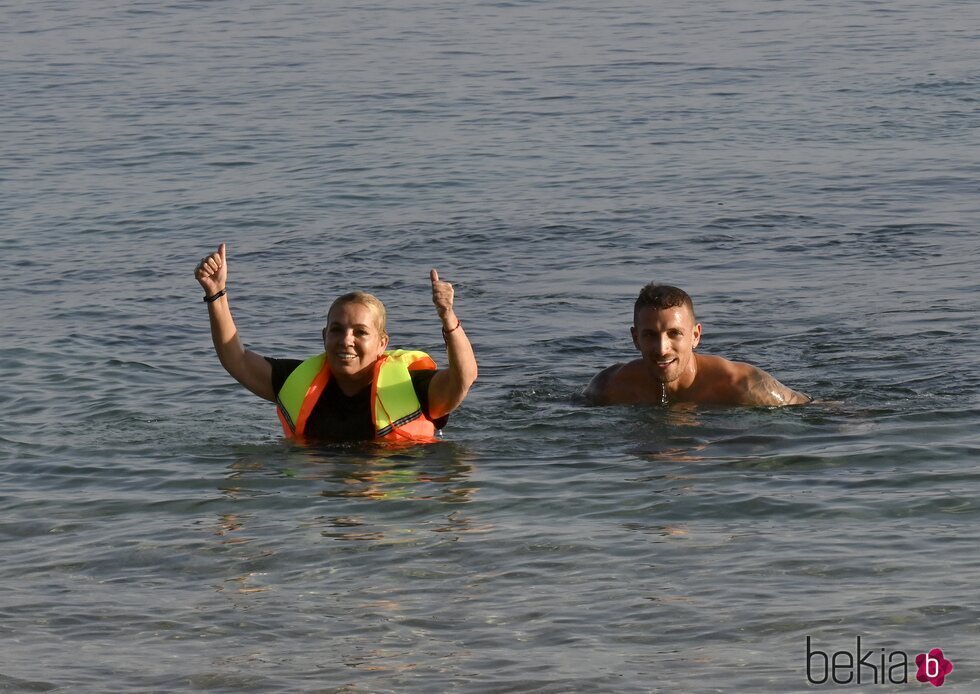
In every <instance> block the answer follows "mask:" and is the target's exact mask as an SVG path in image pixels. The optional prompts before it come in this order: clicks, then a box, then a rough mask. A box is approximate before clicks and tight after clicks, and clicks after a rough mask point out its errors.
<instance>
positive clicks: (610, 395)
mask: <svg viewBox="0 0 980 694" xmlns="http://www.w3.org/2000/svg"><path fill="white" fill-rule="evenodd" d="M640 363H641V362H640V360H638V359H637V360H634V361H631V362H625V363H624V362H620V363H618V364H613V365H612V366H607V367H606V368H604V369H603V370H602V371H600V372H599V373H597V374H596V375H595V376H593V377H592V380H591V381H590V382H589V385H588V386H586V388H585V391H584V392H583V396H584V397H585V400H586V402H587V403H588V404H590V405H616V404H621V403H624V402H627V401H628V398H627V397H626V393H625V388H626V384H628V383H629V382H630V380H631V378H632V377H631V372H633V371H634V370H635V369H636V368H637V365H638V364H640Z"/></svg>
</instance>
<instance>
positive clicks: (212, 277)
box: [194, 244, 228, 296]
mask: <svg viewBox="0 0 980 694" xmlns="http://www.w3.org/2000/svg"><path fill="white" fill-rule="evenodd" d="M194 277H196V278H197V281H198V282H199V283H200V285H201V287H203V288H204V293H205V294H206V295H207V296H214V295H215V294H217V293H218V292H220V291H221V290H222V289H224V288H225V283H226V282H227V281H228V262H227V261H226V259H225V244H221V245H220V246H218V250H217V251H215V252H214V253H212V254H211V255H207V256H204V257H203V258H201V262H200V263H198V264H197V269H196V270H194Z"/></svg>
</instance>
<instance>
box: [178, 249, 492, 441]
mask: <svg viewBox="0 0 980 694" xmlns="http://www.w3.org/2000/svg"><path fill="white" fill-rule="evenodd" d="M194 276H195V277H196V278H197V281H198V282H199V283H200V285H201V287H202V288H203V289H204V301H205V303H206V304H207V305H208V316H209V318H210V321H211V339H212V340H213V342H214V349H215V351H216V352H217V353H218V359H219V360H220V361H221V365H222V366H223V367H224V368H225V370H226V371H227V372H228V373H229V374H231V376H232V377H233V378H234V379H235V380H236V381H238V382H239V383H241V384H242V385H243V386H245V387H246V388H248V389H249V390H250V391H252V392H253V393H255V394H256V395H258V396H259V397H260V398H263V399H265V400H269V401H270V402H274V403H276V405H277V409H278V413H279V419H280V421H281V422H282V425H283V431H284V432H285V434H286V435H287V436H290V437H294V438H297V439H317V440H323V441H369V440H384V441H402V442H428V441H434V440H435V434H436V432H437V430H438V429H440V428H441V427H442V426H443V425H444V424H445V422H446V420H447V419H448V415H449V413H450V412H452V411H453V410H454V409H456V408H457V407H458V406H459V404H460V403H461V402H463V398H465V397H466V394H467V392H469V389H470V386H471V385H472V384H473V381H475V380H476V375H477V366H476V358H475V357H474V355H473V348H472V346H471V345H470V341H469V340H468V339H467V337H466V333H465V332H464V331H463V327H462V325H461V324H460V322H459V318H457V317H456V313H455V312H454V311H453V286H452V285H451V284H449V283H448V282H442V281H440V280H439V273H437V272H436V271H435V270H432V271H431V273H430V280H431V282H432V303H434V304H435V306H436V311H437V313H438V314H439V319H440V320H441V321H442V335H443V338H444V340H445V341H446V352H447V354H448V357H449V367H448V368H446V369H441V370H438V369H437V368H436V365H435V362H433V361H432V359H430V358H429V356H428V355H427V354H425V353H424V352H416V351H407V350H394V351H387V347H388V333H387V331H386V328H385V322H386V313H385V307H384V305H383V304H382V303H381V302H380V301H378V299H377V298H375V297H374V296H372V295H370V294H366V293H364V292H352V293H350V294H344V295H343V296H341V297H339V298H338V299H337V300H336V301H334V302H333V304H332V305H331V306H330V310H329V311H328V312H327V325H326V327H325V328H324V329H323V347H324V352H323V353H322V354H319V355H317V356H314V357H310V358H309V359H306V360H297V359H270V358H268V357H263V356H261V355H259V354H256V353H255V352H253V351H251V350H249V349H245V347H244V346H243V345H242V343H241V340H240V339H239V337H238V329H237V328H236V327H235V321H234V319H233V318H232V315H231V309H230V308H229V307H228V297H227V295H226V293H225V292H226V282H227V279H228V261H227V256H226V254H225V244H221V245H220V246H219V247H218V250H217V251H216V252H215V253H212V254H211V255H209V256H206V257H204V258H202V259H201V262H200V263H199V264H198V266H197V269H196V270H195V272H194Z"/></svg>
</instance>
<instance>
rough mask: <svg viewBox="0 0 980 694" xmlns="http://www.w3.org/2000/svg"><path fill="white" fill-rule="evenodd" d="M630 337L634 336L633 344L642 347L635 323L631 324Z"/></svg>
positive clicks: (638, 347)
mask: <svg viewBox="0 0 980 694" xmlns="http://www.w3.org/2000/svg"><path fill="white" fill-rule="evenodd" d="M630 337H632V338H633V346H634V347H636V348H637V349H640V342H639V340H638V339H637V338H638V337H639V336H638V335H637V334H636V326H635V325H631V326H630Z"/></svg>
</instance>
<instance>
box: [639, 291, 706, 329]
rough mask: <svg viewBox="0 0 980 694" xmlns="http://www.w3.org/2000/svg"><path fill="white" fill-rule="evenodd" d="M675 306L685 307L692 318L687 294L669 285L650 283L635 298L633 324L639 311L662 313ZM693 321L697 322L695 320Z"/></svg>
mask: <svg viewBox="0 0 980 694" xmlns="http://www.w3.org/2000/svg"><path fill="white" fill-rule="evenodd" d="M676 306H687V309H688V310H689V311H690V312H691V315H692V316H694V302H693V301H692V300H691V297H690V296H689V295H688V293H687V292H685V291H684V290H683V289H678V288H677V287H671V286H670V285H669V284H657V283H656V282H651V283H650V284H648V285H647V286H645V287H644V288H643V289H641V290H640V296H638V297H637V298H636V303H635V304H634V305H633V322H634V323H635V322H636V314H637V313H639V312H640V309H644V308H655V309H657V310H658V311H662V310H664V309H666V308H674V307H676ZM694 321H695V322H697V318H695V319H694Z"/></svg>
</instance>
